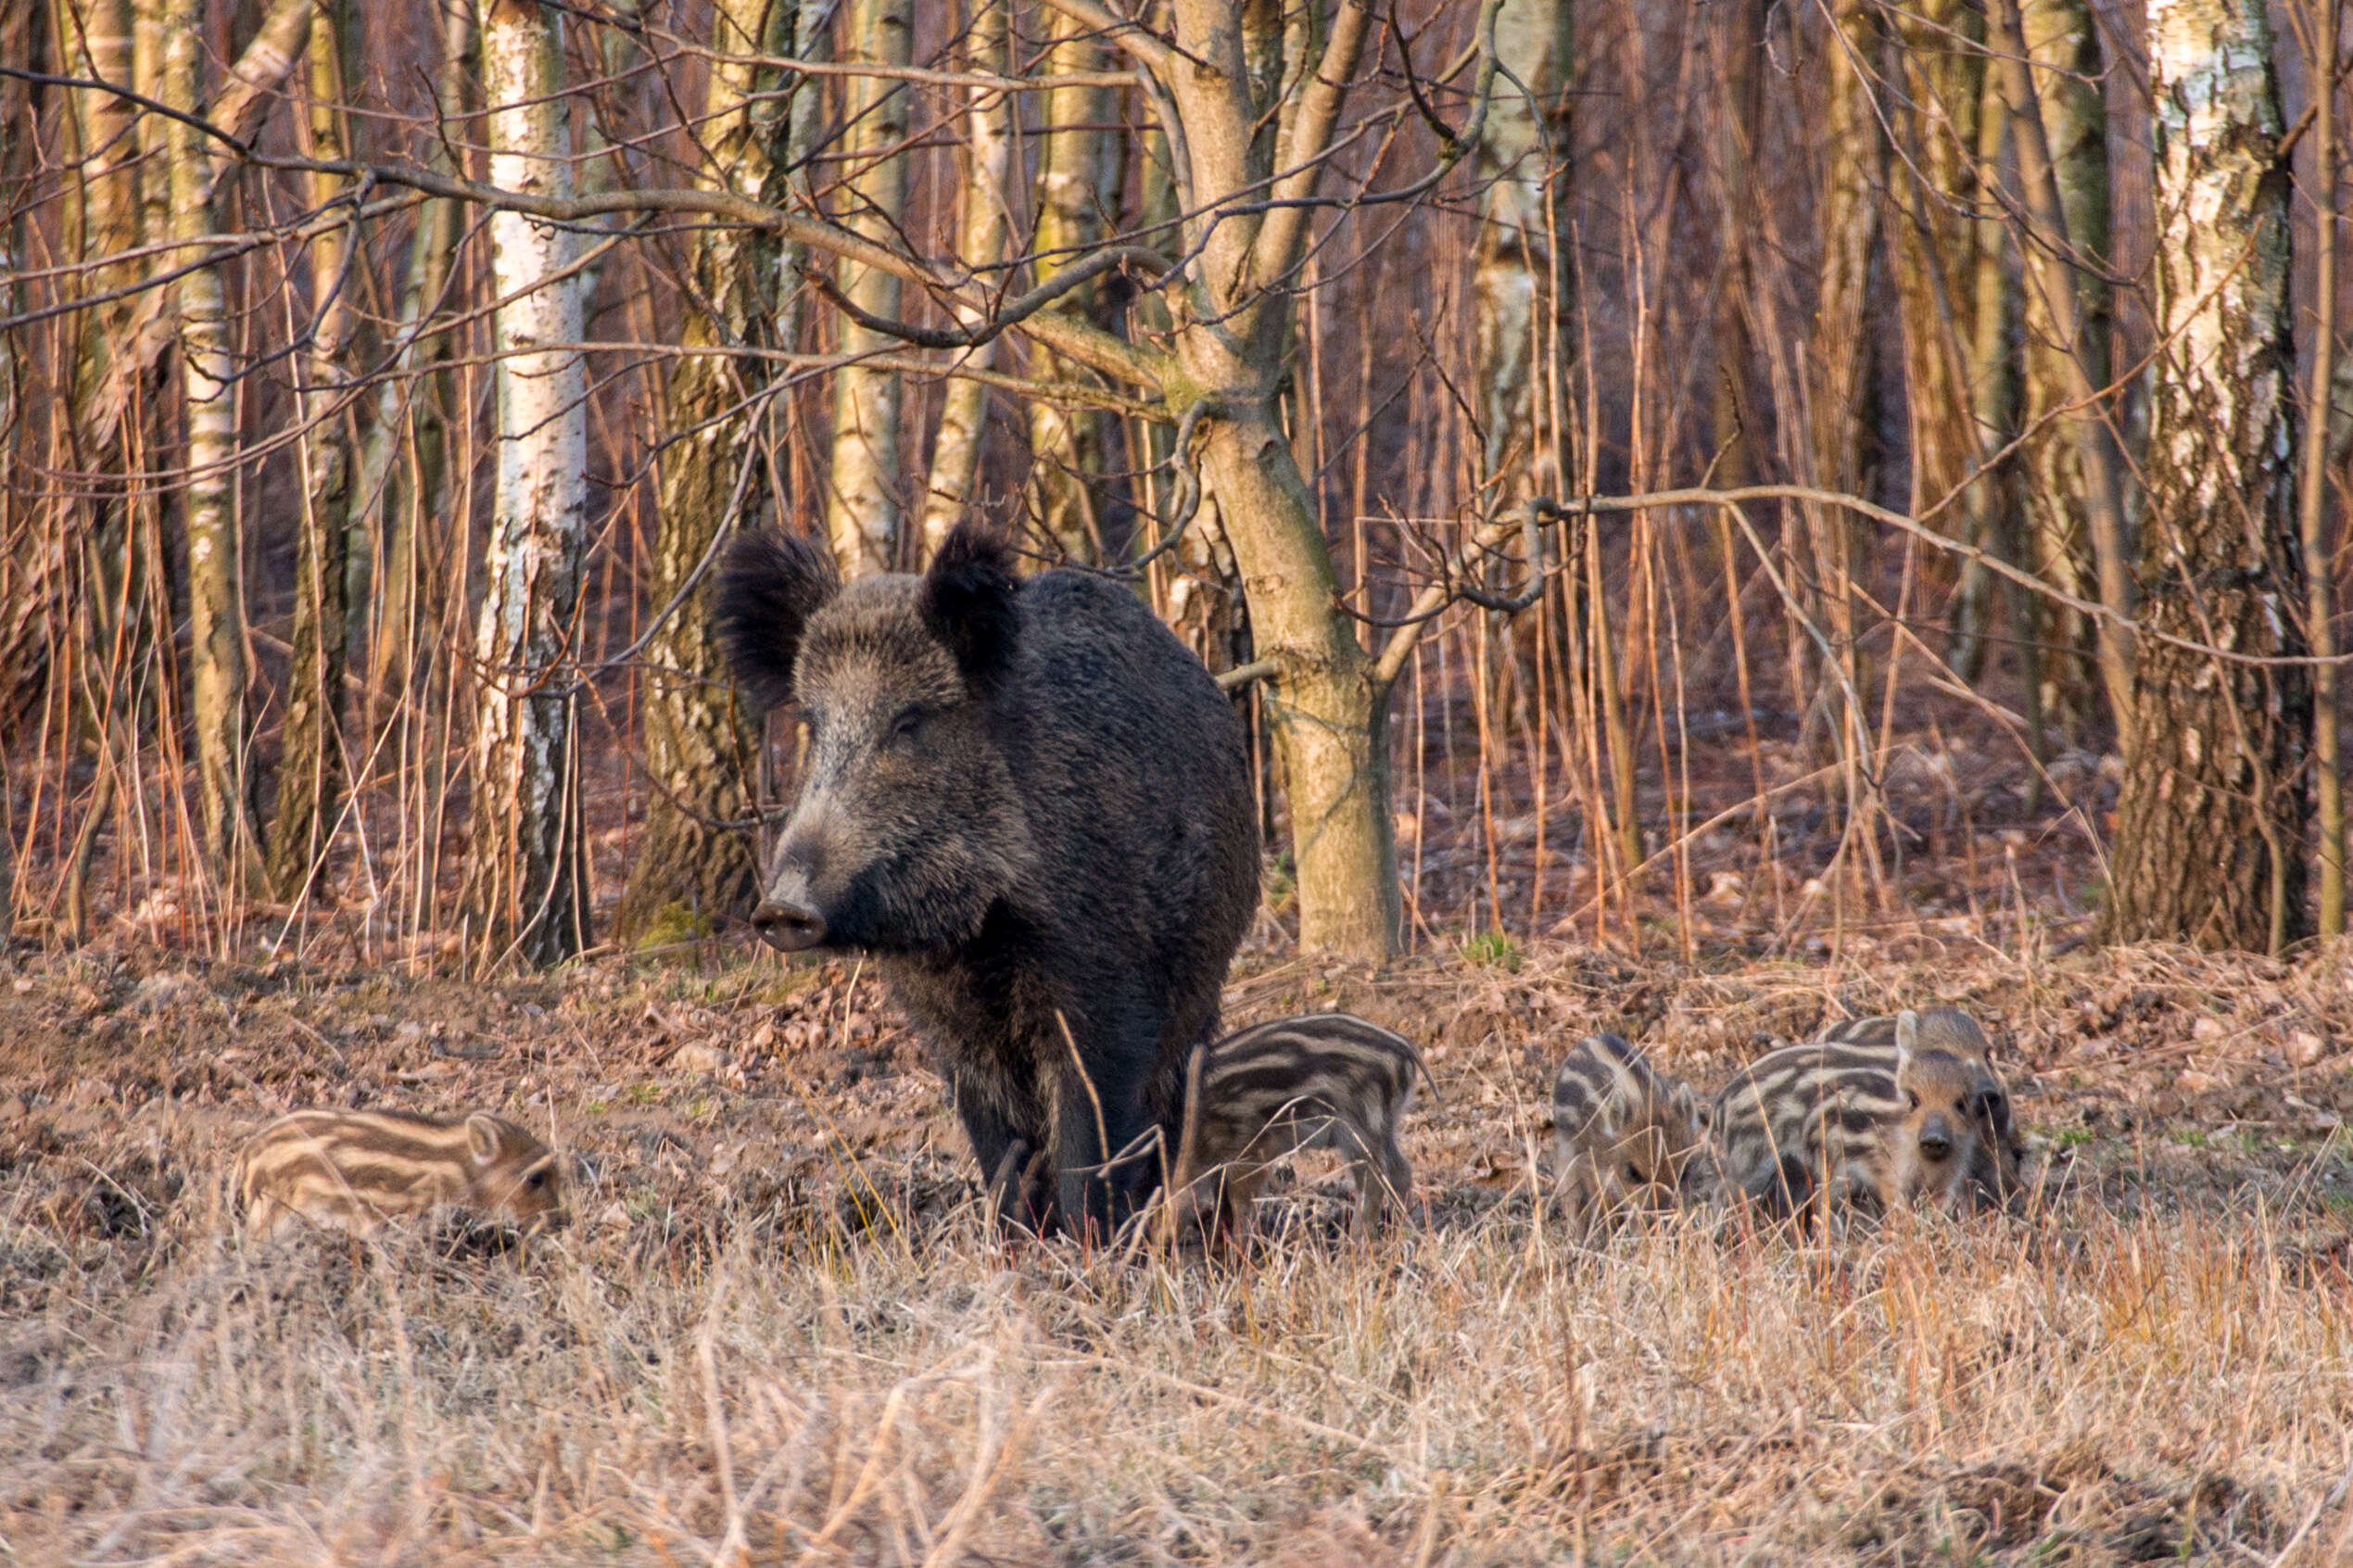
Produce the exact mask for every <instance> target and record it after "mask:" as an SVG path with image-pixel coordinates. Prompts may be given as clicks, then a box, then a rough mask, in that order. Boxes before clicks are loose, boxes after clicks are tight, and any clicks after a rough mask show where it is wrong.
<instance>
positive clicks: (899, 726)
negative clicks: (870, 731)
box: [883, 708, 930, 752]
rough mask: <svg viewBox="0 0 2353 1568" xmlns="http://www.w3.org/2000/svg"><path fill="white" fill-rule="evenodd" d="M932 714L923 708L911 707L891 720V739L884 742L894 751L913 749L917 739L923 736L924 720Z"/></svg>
mask: <svg viewBox="0 0 2353 1568" xmlns="http://www.w3.org/2000/svg"><path fill="white" fill-rule="evenodd" d="M929 717H930V714H926V713H925V712H924V711H923V710H922V709H921V708H909V709H908V710H907V711H906V712H905V713H904V714H900V715H899V716H898V717H897V718H894V719H892V721H891V735H890V739H889V740H885V741H884V742H883V744H885V745H886V746H888V747H890V748H891V750H892V751H894V752H905V751H908V750H910V749H912V748H913V747H914V745H915V743H916V741H917V740H920V739H921V738H922V735H923V724H924V721H925V720H926V719H927V718H929Z"/></svg>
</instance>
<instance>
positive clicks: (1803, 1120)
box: [1687, 1012, 2018, 1215]
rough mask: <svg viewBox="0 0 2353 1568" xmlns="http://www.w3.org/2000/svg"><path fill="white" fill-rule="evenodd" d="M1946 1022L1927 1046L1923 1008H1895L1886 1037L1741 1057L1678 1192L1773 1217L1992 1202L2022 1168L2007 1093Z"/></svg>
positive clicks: (1985, 1063) (1822, 1042) (1825, 1042)
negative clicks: (1704, 1154) (1742, 1063)
mask: <svg viewBox="0 0 2353 1568" xmlns="http://www.w3.org/2000/svg"><path fill="white" fill-rule="evenodd" d="M1973 1027H1974V1026H1972V1028H1973ZM1921 1033H1922V1031H1921V1027H1920V1016H1919V1015H1918V1014H1917V1013H1908V1012H1907V1013H1902V1014H1898V1015H1896V1018H1895V1029H1894V1031H1893V1034H1894V1038H1893V1039H1892V1040H1891V1041H1890V1042H1889V1043H1885V1044H1880V1043H1872V1042H1854V1041H1845V1040H1833V1039H1825V1040H1819V1041H1815V1042H1813V1043H1809V1044H1803V1045H1788V1046H1784V1047H1782V1048H1781V1049H1780V1050H1777V1051H1774V1052H1770V1053H1768V1054H1767V1055H1765V1056H1762V1057H1760V1058H1758V1059H1757V1060H1756V1061H1754V1062H1752V1063H1751V1064H1750V1065H1749V1066H1748V1067H1747V1068H1746V1069H1743V1070H1742V1071H1741V1072H1739V1074H1738V1075H1736V1076H1735V1077H1734V1078H1733V1080H1732V1081H1731V1082H1729V1083H1727V1084H1726V1085H1725V1086H1724V1088H1723V1090H1722V1091H1721V1092H1719V1093H1718V1094H1717V1095H1716V1097H1715V1103H1714V1107H1713V1109H1712V1111H1711V1113H1710V1118H1709V1120H1710V1128H1709V1140H1708V1141H1709V1149H1708V1153H1709V1156H1710V1159H1709V1160H1708V1161H1707V1162H1706V1163H1705V1165H1704V1166H1702V1167H1701V1168H1699V1169H1695V1170H1694V1171H1693V1174H1692V1178H1691V1180H1690V1181H1689V1182H1688V1183H1687V1190H1689V1191H1692V1192H1693V1193H1694V1194H1695V1195H1701V1196H1709V1197H1715V1198H1718V1199H1725V1198H1731V1197H1740V1198H1745V1199H1747V1200H1749V1201H1751V1202H1754V1203H1757V1204H1760V1205H1762V1206H1764V1207H1765V1208H1766V1209H1767V1210H1768V1211H1769V1212H1773V1213H1776V1214H1780V1215H1795V1214H1801V1213H1804V1212H1807V1211H1809V1210H1810V1211H1812V1212H1814V1213H1816V1214H1824V1215H1827V1214H1828V1212H1829V1211H1830V1209H1831V1208H1834V1207H1837V1206H1840V1205H1853V1206H1858V1207H1861V1208H1866V1209H1876V1210H1878V1211H1879V1212H1882V1213H1884V1212H1886V1211H1887V1210H1889V1209H1891V1208H1900V1207H1910V1206H1921V1207H1936V1208H1947V1209H1951V1208H1960V1207H1962V1206H1963V1205H1965V1204H1974V1203H1982V1202H1989V1201H1995V1200H1998V1199H2000V1198H2001V1197H2002V1196H2004V1195H2006V1194H2007V1193H2008V1192H2009V1191H2010V1190H2011V1189H2012V1188H2013V1187H2014V1185H2015V1184H2016V1182H2017V1177H2018V1159H2017V1155H2016V1152H2015V1149H2014V1148H2013V1146H2012V1144H2011V1143H2010V1142H2009V1141H2008V1140H2007V1139H2005V1136H2004V1134H2003V1132H2002V1130H2003V1129H2005V1128H2007V1127H2008V1126H2009V1125H2010V1121H2009V1106H2008V1095H2007V1094H2006V1093H2005V1091H2004V1089H2003V1087H2002V1081H2001V1079H2000V1078H1999V1077H1998V1076H1997V1075H1996V1074H1995V1073H1994V1071H1993V1068H1992V1063H1991V1061H1989V1060H1988V1059H1987V1057H1986V1056H1984V1055H1983V1054H1981V1053H1980V1054H1968V1053H1967V1051H1966V1049H1962V1050H1955V1049H1950V1048H1947V1047H1948V1046H1950V1045H1963V1046H1966V1043H1965V1042H1963V1041H1960V1040H1958V1039H1955V1038H1954V1037H1952V1036H1951V1035H1949V1034H1947V1033H1944V1032H1942V1026H1940V1032H1939V1033H1937V1034H1935V1035H1933V1036H1931V1038H1934V1039H1941V1040H1944V1041H1945V1042H1946V1044H1944V1045H1929V1044H1927V1043H1923V1041H1922V1039H1921ZM1979 1038H1980V1040H1981V1039H1982V1038H1983V1037H1982V1035H1981V1034H1980V1036H1979Z"/></svg>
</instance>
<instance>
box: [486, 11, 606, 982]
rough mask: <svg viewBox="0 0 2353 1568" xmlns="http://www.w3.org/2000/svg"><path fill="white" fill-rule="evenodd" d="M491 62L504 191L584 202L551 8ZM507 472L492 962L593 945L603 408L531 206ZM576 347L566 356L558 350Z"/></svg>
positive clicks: (513, 224) (507, 341)
mask: <svg viewBox="0 0 2353 1568" xmlns="http://www.w3.org/2000/svg"><path fill="white" fill-rule="evenodd" d="M482 24H483V25H482V57H483V68H484V76H485V81H486V88H487V94H488V97H489V100H490V106H491V107H490V113H489V125H490V136H489V140H490V149H491V151H490V179H491V182H492V183H494V184H497V185H499V186H501V187H503V188H505V189H509V190H520V191H526V192H531V193H535V194H541V195H547V196H555V197H558V198H562V197H566V196H570V195H571V194H572V167H571V164H570V162H569V155H570V153H571V134H570V130H569V125H568V110H567V105H566V104H565V103H564V102H563V100H562V99H561V98H560V97H559V96H557V95H559V94H561V93H562V91H563V40H562V33H561V31H560V25H559V22H558V20H557V15H556V13H555V12H553V11H552V10H550V9H549V8H547V7H545V6H542V5H540V4H539V0H489V3H488V4H487V5H486V6H484V8H483V18H482ZM490 245H491V272H492V277H493V284H492V286H493V291H494V293H495V294H496V296H497V297H499V298H500V299H501V300H503V301H505V302H506V303H504V304H502V305H501V306H500V308H499V310H498V313H497V319H496V322H495V329H494V330H495V336H496V340H497V344H498V351H499V354H500V360H499V371H498V391H497V400H498V477H497V493H496V498H495V501H494V507H493V514H492V517H491V522H490V537H489V540H488V543H487V548H486V550H485V552H484V560H483V576H484V580H485V588H484V593H483V600H482V609H481V613H480V618H479V620H478V621H477V622H476V625H475V631H474V661H475V667H476V677H477V679H478V681H479V683H480V685H479V689H478V691H477V695H476V701H475V708H474V759H473V760H474V796H473V804H472V818H473V820H472V827H473V841H472V845H471V859H470V864H469V866H468V868H467V879H468V897H467V900H466V903H467V913H468V916H469V917H470V918H471V920H472V921H473V924H474V941H475V943H476V950H477V952H478V953H479V954H480V955H481V956H482V957H483V958H484V959H485V960H486V961H487V962H490V963H497V962H500V961H502V960H504V959H505V958H506V957H508V956H509V955H516V956H520V957H522V958H523V959H525V961H527V962H532V963H539V964H548V963H554V962H557V961H559V960H561V959H563V958H566V957H569V956H571V955H573V954H575V953H577V952H578V951H579V950H580V948H581V947H582V946H583V945H584V944H585V942H586V940H587V922H588V900H587V890H586V887H585V881H586V872H585V867H584V866H583V863H582V858H581V850H580V822H579V809H578V779H577V767H578V760H577V757H576V753H575V750H574V734H573V716H574V707H575V702H576V698H575V695H574V691H573V686H572V682H573V678H574V677H573V676H572V673H571V671H570V669H569V668H568V667H567V666H566V665H565V664H564V663H563V658H564V654H565V652H566V649H567V645H568V642H569V639H570V637H571V633H572V630H573V621H574V616H575V613H576V609H577V607H578V601H579V591H580V555H581V546H582V537H583V533H584V528H585V525H586V521H587V505H588V495H587V480H586V470H587V467H588V405H587V402H586V393H587V386H586V378H585V373H584V368H583V365H582V361H581V356H580V355H579V353H578V352H576V350H574V349H572V348H569V347H568V346H569V345H571V344H575V343H576V342H578V341H579V337H580V316H581V304H580V296H579V290H578V285H577V283H576V280H574V279H571V278H562V279H559V278H557V277H556V274H557V273H558V272H562V271H563V268H564V267H565V265H566V263H568V262H569V261H570V259H571V250H572V247H571V245H570V243H569V240H568V236H567V235H566V234H564V233H563V231H562V230H560V229H557V228H554V227H551V226H549V225H546V224H542V223H538V222H536V221H533V220H531V219H528V218H525V217H524V216H523V215H522V214H520V213H515V212H504V211H502V212H500V213H498V214H496V215H495V216H493V217H492V219H491V221H490ZM558 345H562V346H565V347H555V346H558Z"/></svg>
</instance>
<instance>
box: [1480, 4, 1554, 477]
mask: <svg viewBox="0 0 2353 1568" xmlns="http://www.w3.org/2000/svg"><path fill="white" fill-rule="evenodd" d="M1571 46H1572V44H1571V33H1570V26H1569V8H1568V7H1567V6H1562V5H1560V4H1558V3H1557V0H1506V4H1505V5H1504V6H1503V8H1502V10H1500V11H1499V12H1498V13H1497V15H1496V23H1495V50H1496V57H1498V58H1499V59H1500V60H1501V61H1502V62H1503V66H1504V69H1505V70H1509V71H1511V72H1512V76H1513V77H1514V78H1515V79H1516V80H1517V82H1518V84H1519V86H1518V88H1515V89H1514V90H1512V91H1509V92H1505V93H1502V94H1500V95H1498V97H1497V99H1496V101H1495V104H1494V106H1493V107H1491V108H1490V109H1489V110H1488V111H1487V121H1486V132H1485V133H1484V134H1483V135H1482V136H1481V137H1480V138H1479V155H1478V171H1479V181H1480V183H1481V184H1482V185H1484V186H1485V187H1486V196H1485V197H1484V199H1483V202H1482V205H1481V209H1480V212H1479V233H1478V251H1477V259H1476V260H1475V261H1474V263H1473V268H1472V273H1471V287H1472V295H1473V297H1474V300H1475V302H1476V310H1475V320H1474V353H1475V354H1476V356H1477V362H1478V373H1479V418H1480V424H1482V425H1484V426H1485V429H1486V442H1485V450H1484V451H1483V453H1482V454H1481V455H1482V459H1483V465H1482V469H1481V472H1482V474H1484V475H1494V474H1506V473H1508V474H1509V477H1508V479H1507V480H1506V482H1505V487H1504V494H1503V498H1502V499H1503V504H1504V505H1507V506H1510V505H1517V504H1520V503H1524V501H1525V500H1526V499H1527V498H1528V497H1530V496H1533V495H1551V494H1553V493H1555V492H1556V491H1557V490H1558V489H1559V487H1560V483H1561V480H1560V475H1559V474H1555V473H1553V472H1552V471H1551V469H1550V466H1549V463H1547V462H1545V461H1544V459H1545V458H1546V457H1549V456H1550V454H1549V453H1542V454H1540V453H1539V451H1538V443H1537V379H1538V378H1537V366H1538V364H1539V362H1540V360H1541V358H1542V356H1543V355H1544V354H1545V353H1546V352H1548V351H1549V348H1550V343H1551V339H1552V332H1551V326H1552V323H1551V322H1549V321H1546V320H1544V319H1542V317H1541V314H1540V310H1541V309H1542V308H1544V307H1547V306H1550V307H1552V308H1555V309H1557V308H1558V306H1559V302H1560V300H1561V299H1562V293H1563V291H1562V287H1561V282H1562V279H1561V276H1560V275H1559V272H1557V271H1556V269H1559V268H1561V266H1562V255H1563V252H1564V249H1565V246H1564V243H1563V242H1564V239H1565V233H1564V231H1563V227H1562V219H1563V215H1564V212H1565V209H1566V207H1567V203H1566V202H1565V201H1564V200H1561V199H1558V198H1556V196H1555V195H1554V192H1553V188H1552V187H1553V182H1554V181H1555V180H1556V179H1558V178H1559V177H1560V175H1561V174H1562V172H1563V171H1564V168H1565V159H1566V157H1567V147H1568V129H1569V98H1568V93H1567V86H1568V78H1569V70H1570V62H1571V53H1570V50H1571ZM1520 89H1524V91H1522V90H1520Z"/></svg>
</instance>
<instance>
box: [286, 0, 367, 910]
mask: <svg viewBox="0 0 2353 1568" xmlns="http://www.w3.org/2000/svg"><path fill="white" fill-rule="evenodd" d="M348 21H349V12H348V8H347V6H346V5H343V4H335V5H328V6H322V8H321V14H320V15H319V17H318V18H317V19H315V21H314V22H313V24H312V26H311V29H310V151H311V156H312V157H314V158H320V159H323V160H326V161H335V160H337V159H340V158H344V157H345V156H346V155H347V149H346V147H345V145H344V142H345V138H344V128H343V106H344V103H345V102H346V99H347V95H348V86H347V83H346V82H345V77H344V42H345V41H344V37H343V33H344V30H345V28H346V27H347V26H348ZM341 184H342V182H341V181H339V180H336V179H335V178H333V177H332V176H327V175H313V176H311V177H310V205H311V208H312V209H313V210H321V209H324V208H325V206H326V204H327V203H328V202H330V201H332V200H333V199H334V198H335V195H336V194H337V190H338V188H339V187H340V185H341ZM347 238H348V235H347V234H346V232H345V231H344V230H343V229H340V228H333V227H330V228H326V229H323V230H321V231H320V233H319V234H318V237H317V238H315V239H313V240H312V241H311V243H310V299H311V310H312V311H313V312H314V316H315V320H314V322H313V324H312V327H311V333H312V336H311V343H310V363H309V366H308V369H307V374H306V377H305V379H306V380H307V382H308V386H306V387H304V389H303V391H302V393H301V395H300V397H299V398H298V399H297V408H298V410H299V412H300V416H301V420H302V424H303V429H304V434H303V437H302V442H301V444H300V446H299V448H298V450H299V452H300V453H301V457H302V466H303V480H304V484H303V492H304V493H303V509H302V517H301V521H300V524H299V525H298V526H297V530H296V535H295V539H296V545H295V577H294V635H293V637H292V638H291V639H289V640H290V641H291V642H292V643H293V645H294V656H293V662H292V667H291V669H290V670H289V672H288V677H287V683H286V712H285V726H284V728H283V731H282V733H283V735H284V737H285V745H284V748H283V750H282V752H281V754H280V756H279V761H278V803H277V810H276V812H275V814H274V815H273V816H272V819H271V824H270V849H269V878H270V891H271V893H272V896H274V897H276V898H279V899H281V900H287V901H291V900H294V899H297V898H299V897H301V896H303V894H304V892H305V891H306V890H310V889H314V888H316V887H317V886H318V885H319V882H320V880H321V879H322V878H323V874H324V872H325V869H326V866H325V857H326V852H327V848H328V845H329V843H330V841H332V839H333V837H334V833H335V817H336V815H337V813H338V811H339V810H340V808H341V805H342V802H343V784H344V774H345V768H344V757H343V675H344V652H345V649H346V635H347V634H346V627H345V618H346V615H347V613H348V603H347V601H346V600H345V598H344V594H345V591H346V588H348V581H347V578H346V576H345V571H346V564H347V556H348V550H349V532H350V524H351V441H350V420H349V417H348V411H347V410H346V408H345V406H344V403H345V399H344V397H343V394H342V393H341V391H340V390H339V388H340V387H341V385H342V383H343V381H344V379H345V377H346V375H347V374H348V370H347V367H346V365H345V363H344V360H345V356H346V354H347V352H348V349H349V346H350V341H351V334H352V327H353V325H354V322H355V321H356V315H355V312H354V311H353V310H352V308H351V295H352V290H353V289H354V288H355V287H357V286H358V279H357V276H356V262H357V259H356V258H354V257H352V256H350V255H349V249H348V245H347V244H346V241H347ZM348 271H350V272H352V273H353V275H347V272H348Z"/></svg>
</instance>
